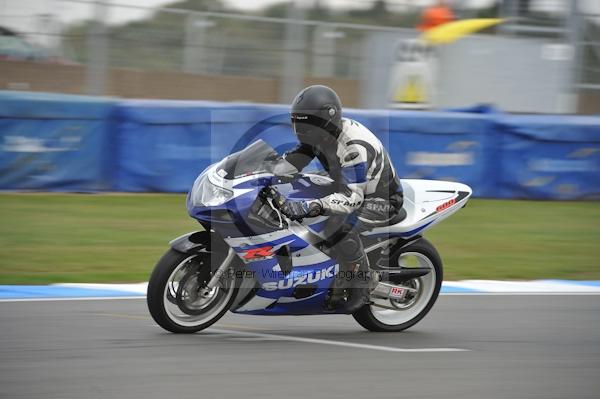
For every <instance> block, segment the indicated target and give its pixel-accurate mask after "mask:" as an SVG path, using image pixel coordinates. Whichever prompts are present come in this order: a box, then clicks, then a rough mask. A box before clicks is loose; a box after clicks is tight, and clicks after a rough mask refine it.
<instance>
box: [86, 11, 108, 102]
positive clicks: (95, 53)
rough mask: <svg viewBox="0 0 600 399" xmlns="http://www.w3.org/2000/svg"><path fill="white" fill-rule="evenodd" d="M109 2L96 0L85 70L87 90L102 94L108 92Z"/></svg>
mask: <svg viewBox="0 0 600 399" xmlns="http://www.w3.org/2000/svg"><path fill="white" fill-rule="evenodd" d="M109 7H110V5H109V2H106V1H102V0H98V1H95V2H94V16H93V19H92V21H91V23H90V28H89V30H88V34H87V40H86V45H87V49H88V56H87V60H86V70H85V91H86V93H87V94H90V95H96V96H101V95H104V94H106V83H107V74H108V73H107V69H108V37H107V35H106V25H105V21H106V20H107V18H108V12H109Z"/></svg>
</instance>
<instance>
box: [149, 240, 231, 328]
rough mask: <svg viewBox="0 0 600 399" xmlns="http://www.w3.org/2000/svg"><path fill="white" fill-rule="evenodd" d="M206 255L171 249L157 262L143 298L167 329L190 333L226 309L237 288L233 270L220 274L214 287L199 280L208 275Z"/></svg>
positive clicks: (159, 323)
mask: <svg viewBox="0 0 600 399" xmlns="http://www.w3.org/2000/svg"><path fill="white" fill-rule="evenodd" d="M210 266H211V264H210V254H209V253H207V252H204V253H197V254H184V253H181V252H178V251H175V250H173V249H170V250H169V251H167V252H166V253H165V254H164V255H163V257H162V258H161V259H160V260H159V261H158V263H157V264H156V266H155V267H154V270H153V272H152V275H151V276H150V281H149V282H148V292H147V297H146V301H147V304H148V310H149V311H150V315H151V316H152V318H153V319H154V321H156V323H158V325H160V326H161V327H162V328H164V329H165V330H167V331H170V332H173V333H184V334H186V333H187V334H190V333H195V332H197V331H201V330H204V329H205V328H207V327H209V326H211V325H212V324H214V323H215V322H216V321H217V320H219V319H220V318H221V317H223V315H224V314H225V313H226V312H227V311H228V310H229V308H230V307H231V304H232V303H233V301H234V300H235V297H236V294H237V291H238V286H239V284H238V282H239V281H238V279H237V278H236V276H235V275H236V273H223V275H222V277H221V278H220V280H219V283H218V284H217V286H216V287H215V288H213V289H212V290H210V291H207V290H205V289H203V288H202V283H203V282H206V281H208V280H209V279H210V277H211V274H210V273H211V267H210Z"/></svg>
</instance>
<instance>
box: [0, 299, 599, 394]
mask: <svg viewBox="0 0 600 399" xmlns="http://www.w3.org/2000/svg"><path fill="white" fill-rule="evenodd" d="M0 325H1V326H2V327H1V329H2V330H1V331H2V333H1V334H0V359H1V362H0V398H3V399H4V398H15V399H16V398H77V399H81V398H103V399H105V398H127V399H137V398H145V399H147V398H286V399H287V398H561V399H562V398H599V397H600V296H598V295H560V296H547V295H511V296H503V295H460V296H451V295H447V296H441V297H440V299H439V300H438V303H437V304H436V306H435V307H434V309H433V310H432V312H431V313H430V314H429V315H428V316H427V317H426V318H425V319H424V320H423V321H422V322H421V323H419V324H418V325H417V326H415V327H413V328H412V329H411V330H408V331H406V332H403V333H370V332H367V331H365V330H363V329H362V328H361V327H360V326H359V325H358V324H357V323H356V322H355V321H354V320H353V319H352V318H351V317H350V316H312V317H259V316H240V315H233V314H228V315H226V316H225V317H224V318H223V319H222V320H221V321H220V322H218V323H217V324H216V325H215V326H214V327H213V328H211V329H209V330H206V331H205V332H202V333H197V334H193V335H175V334H170V333H167V332H164V331H163V330H162V329H160V328H159V327H158V326H157V325H155V323H154V322H153V321H152V319H151V318H150V316H149V315H148V313H147V310H146V303H145V300H143V299H130V300H83V301H80V300H78V301H42V302H39V301H34V302H4V303H0ZM415 349H417V351H414V350H415Z"/></svg>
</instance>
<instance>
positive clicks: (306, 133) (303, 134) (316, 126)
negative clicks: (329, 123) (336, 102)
mask: <svg viewBox="0 0 600 399" xmlns="http://www.w3.org/2000/svg"><path fill="white" fill-rule="evenodd" d="M291 118H292V128H293V129H294V133H296V136H297V137H298V140H299V141H300V142H301V143H304V144H310V145H316V144H318V143H319V142H320V141H321V139H322V138H323V137H321V136H323V135H325V134H327V132H325V131H324V130H323V129H322V128H321V126H322V125H323V120H322V119H321V118H319V117H317V116H315V115H307V114H292V115H291Z"/></svg>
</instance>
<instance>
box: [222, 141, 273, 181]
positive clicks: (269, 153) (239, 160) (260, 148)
mask: <svg viewBox="0 0 600 399" xmlns="http://www.w3.org/2000/svg"><path fill="white" fill-rule="evenodd" d="M277 158H279V154H277V152H276V151H275V150H274V149H273V148H272V147H271V146H270V145H268V144H267V143H265V142H264V141H262V140H257V141H255V142H254V143H252V144H250V145H249V146H248V147H246V148H245V149H243V150H241V151H238V152H236V153H233V154H231V155H229V156H228V157H227V158H225V159H224V160H222V161H221V163H220V164H219V166H218V167H217V174H219V176H221V177H223V178H225V179H229V180H231V179H234V178H236V177H240V176H246V175H251V174H255V173H261V172H269V171H270V170H271V165H272V164H273V162H274V161H276V160H277Z"/></svg>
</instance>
